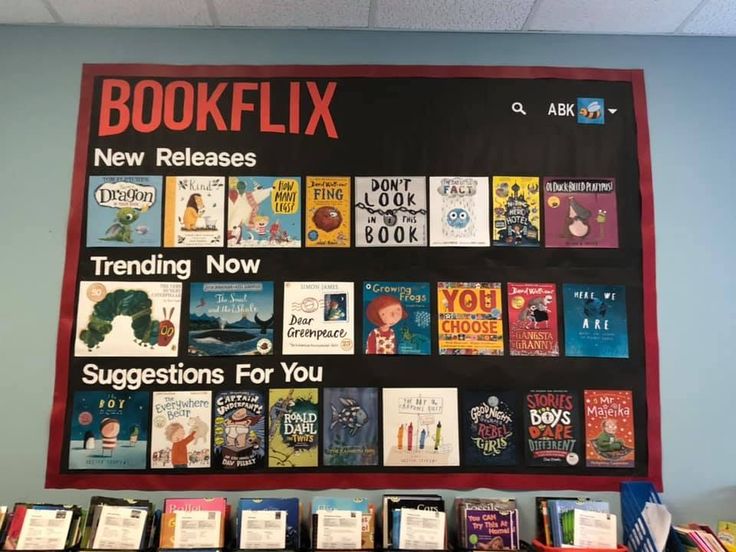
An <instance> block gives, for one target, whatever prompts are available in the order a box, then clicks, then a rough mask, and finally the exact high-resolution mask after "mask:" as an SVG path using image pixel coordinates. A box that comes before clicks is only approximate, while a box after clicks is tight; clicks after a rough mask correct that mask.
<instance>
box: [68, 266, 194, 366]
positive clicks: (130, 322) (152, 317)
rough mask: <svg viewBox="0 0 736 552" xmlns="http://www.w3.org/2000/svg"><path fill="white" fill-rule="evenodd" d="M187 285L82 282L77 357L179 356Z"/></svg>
mask: <svg viewBox="0 0 736 552" xmlns="http://www.w3.org/2000/svg"><path fill="white" fill-rule="evenodd" d="M181 291H182V284H181V282H84V281H82V282H79V299H78V304H77V327H76V335H75V339H74V354H75V355H76V356H78V357H117V356H130V357H144V356H150V357H161V356H164V357H173V356H176V355H177V354H178V351H179V328H180V325H179V320H180V317H181Z"/></svg>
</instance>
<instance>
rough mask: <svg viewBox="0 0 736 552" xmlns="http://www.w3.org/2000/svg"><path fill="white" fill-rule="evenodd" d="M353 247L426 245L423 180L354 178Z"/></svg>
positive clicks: (424, 189) (425, 197) (424, 185)
mask: <svg viewBox="0 0 736 552" xmlns="http://www.w3.org/2000/svg"><path fill="white" fill-rule="evenodd" d="M355 245H356V246H357V247H423V246H426V245H427V181H426V179H425V178H424V177H423V176H372V177H356V178H355Z"/></svg>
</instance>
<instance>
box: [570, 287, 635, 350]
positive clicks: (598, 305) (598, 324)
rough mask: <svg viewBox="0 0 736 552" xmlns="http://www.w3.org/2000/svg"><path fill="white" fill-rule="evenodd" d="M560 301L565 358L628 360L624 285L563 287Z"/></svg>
mask: <svg viewBox="0 0 736 552" xmlns="http://www.w3.org/2000/svg"><path fill="white" fill-rule="evenodd" d="M562 300H563V305H564V309H565V355H566V356H570V357H598V358H628V357H629V333H628V326H627V320H626V288H625V287H624V286H616V285H598V284H564V285H563V286H562Z"/></svg>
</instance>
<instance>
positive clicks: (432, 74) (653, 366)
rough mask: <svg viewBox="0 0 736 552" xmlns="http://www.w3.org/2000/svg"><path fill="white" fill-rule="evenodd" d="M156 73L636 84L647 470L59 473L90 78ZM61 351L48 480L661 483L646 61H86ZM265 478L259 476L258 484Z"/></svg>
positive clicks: (200, 486)
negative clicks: (604, 64) (627, 65)
mask: <svg viewBox="0 0 736 552" xmlns="http://www.w3.org/2000/svg"><path fill="white" fill-rule="evenodd" d="M138 75H146V76H150V77H187V78H192V77H256V78H267V77H294V78H307V77H313V78H319V77H324V78H339V77H343V78H345V77H384V78H385V77H424V78H451V77H456V78H463V77H464V78H473V77H475V78H510V79H544V78H558V79H575V80H599V81H624V82H630V83H631V84H632V88H633V95H634V115H635V120H636V128H637V150H638V158H639V186H640V193H641V200H642V220H641V231H642V263H643V286H644V289H643V291H644V342H645V350H646V356H645V359H646V386H647V417H648V419H647V440H648V449H649V463H648V467H647V476H646V477H639V478H635V477H631V478H621V477H615V476H590V475H531V474H499V473H454V474H453V473H354V472H353V473H334V472H333V473H309V474H305V473H269V474H268V476H264V475H263V474H207V475H204V476H203V475H200V474H191V475H190V474H184V475H179V474H177V475H166V474H163V475H162V474H142V475H137V474H136V475H131V474H124V473H111V474H89V473H73V474H63V473H61V472H60V467H61V460H62V459H61V451H62V440H63V438H64V423H65V414H66V406H67V389H68V376H69V354H70V347H71V341H72V339H71V338H72V335H71V334H72V326H73V322H72V317H73V314H74V293H75V288H76V279H77V268H78V264H79V251H80V244H81V233H82V208H83V205H84V185H85V182H84V178H85V174H86V166H87V149H88V145H89V143H88V141H89V126H90V117H91V102H92V85H93V82H94V78H95V77H97V76H123V77H125V76H138ZM57 339H58V342H57V352H56V383H55V386H54V398H53V405H52V409H51V426H50V430H49V453H48V459H47V463H46V487H47V488H54V489H58V488H77V489H91V488H105V489H115V490H118V489H121V490H122V489H128V490H130V489H132V488H135V489H141V490H148V491H163V490H209V491H213V490H241V491H242V490H246V489H249V488H254V489H259V490H260V489H305V490H311V489H324V488H362V489H383V488H393V489H411V488H441V489H469V488H476V487H486V488H495V489H515V490H537V489H549V490H557V489H579V490H586V491H616V490H618V488H619V485H620V483H621V481H622V480H624V479H626V480H642V479H643V480H649V481H652V482H653V483H654V485H655V486H656V488H657V490H659V491H662V490H663V485H662V444H661V433H660V402H659V340H658V333H657V290H656V270H655V245H654V196H653V190H652V164H651V158H650V152H649V125H648V121H647V107H646V92H645V88H644V72H643V71H642V70H640V69H591V68H567V67H484V66H440V65H437V66H423V65H271V66H269V65H258V66H253V65H216V66H215V65H188V66H182V65H147V64H85V65H84V66H83V70H82V84H81V94H80V101H79V119H78V123H77V142H76V153H75V157H74V175H73V179H72V194H71V205H70V209H69V226H68V228H67V248H66V264H65V267H64V278H63V288H62V297H61V309H60V316H59V331H58V337H57ZM256 482H257V483H256Z"/></svg>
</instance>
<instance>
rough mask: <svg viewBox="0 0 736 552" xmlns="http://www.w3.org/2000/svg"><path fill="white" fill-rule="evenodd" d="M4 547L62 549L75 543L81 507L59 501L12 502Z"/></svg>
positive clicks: (79, 532) (81, 525)
mask: <svg viewBox="0 0 736 552" xmlns="http://www.w3.org/2000/svg"><path fill="white" fill-rule="evenodd" d="M11 516H12V517H11V519H10V520H9V522H8V529H7V532H6V535H5V542H4V545H3V549H4V550H63V549H65V548H72V547H75V546H78V545H79V542H80V540H81V536H82V531H83V528H84V519H83V511H82V509H81V508H79V507H78V506H65V505H63V504H36V503H25V502H23V503H16V504H15V506H14V508H13V513H12V514H11Z"/></svg>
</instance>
